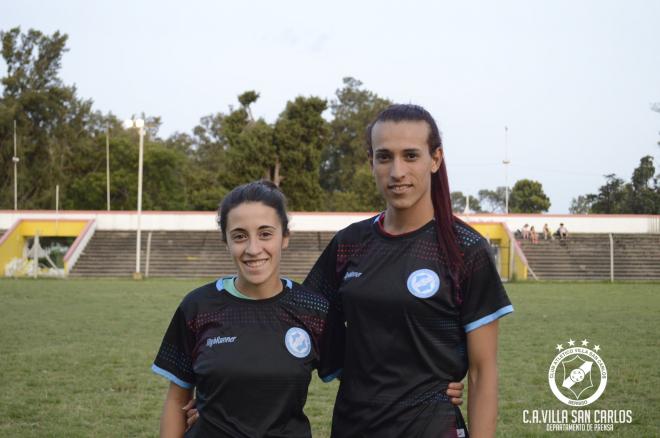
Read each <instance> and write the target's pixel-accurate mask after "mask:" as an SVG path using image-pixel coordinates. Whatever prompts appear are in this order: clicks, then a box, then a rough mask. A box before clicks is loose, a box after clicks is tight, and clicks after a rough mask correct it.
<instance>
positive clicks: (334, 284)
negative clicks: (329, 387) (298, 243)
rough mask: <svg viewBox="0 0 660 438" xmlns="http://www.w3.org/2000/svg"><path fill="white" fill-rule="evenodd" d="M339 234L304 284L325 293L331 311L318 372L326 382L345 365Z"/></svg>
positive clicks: (323, 335)
mask: <svg viewBox="0 0 660 438" xmlns="http://www.w3.org/2000/svg"><path fill="white" fill-rule="evenodd" d="M337 247H338V245H337V238H336V237H334V238H333V239H332V240H331V241H330V243H329V244H328V246H327V247H326V248H325V250H324V251H323V253H322V254H321V256H320V257H319V259H318V260H317V261H316V263H315V264H314V267H313V268H312V270H311V271H310V272H309V274H308V275H307V278H306V279H305V281H304V283H303V284H304V285H305V286H306V287H308V288H309V289H312V290H314V291H316V292H319V293H321V294H323V296H325V297H326V299H327V300H328V314H327V316H326V321H325V325H324V330H323V334H322V335H321V339H320V348H319V355H320V359H319V367H318V374H319V377H320V378H321V380H323V381H324V382H330V381H331V380H333V379H335V378H337V377H339V376H340V375H341V371H342V368H343V366H344V346H345V345H346V324H345V318H344V312H343V310H342V303H341V296H340V294H339V286H340V283H341V282H340V278H341V277H340V273H339V272H338V269H337Z"/></svg>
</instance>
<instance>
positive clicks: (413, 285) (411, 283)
mask: <svg viewBox="0 0 660 438" xmlns="http://www.w3.org/2000/svg"><path fill="white" fill-rule="evenodd" d="M407 286H408V291H410V293H411V294H413V295H414V296H416V297H417V298H429V297H432V296H433V295H435V293H436V292H437V291H438V289H440V277H438V274H436V273H435V272H434V271H432V270H430V269H418V270H417V271H415V272H413V273H412V274H410V276H408V283H407Z"/></svg>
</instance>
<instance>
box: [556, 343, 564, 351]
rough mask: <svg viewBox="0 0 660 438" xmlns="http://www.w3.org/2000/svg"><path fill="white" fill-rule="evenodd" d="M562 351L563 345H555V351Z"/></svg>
mask: <svg viewBox="0 0 660 438" xmlns="http://www.w3.org/2000/svg"><path fill="white" fill-rule="evenodd" d="M563 349H564V346H563V345H561V344H557V348H556V350H557V351H561V350H563Z"/></svg>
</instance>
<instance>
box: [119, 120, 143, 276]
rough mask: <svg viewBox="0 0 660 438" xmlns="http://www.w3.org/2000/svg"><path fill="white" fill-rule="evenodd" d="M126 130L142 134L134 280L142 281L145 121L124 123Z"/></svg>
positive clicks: (139, 159)
mask: <svg viewBox="0 0 660 438" xmlns="http://www.w3.org/2000/svg"><path fill="white" fill-rule="evenodd" d="M124 127H125V128H137V129H138V133H139V134H140V149H139V158H138V199H137V236H136V242H135V272H134V273H133V278H134V279H135V280H141V279H142V274H141V273H140V247H141V246H142V245H141V244H142V173H143V172H142V163H143V161H144V133H145V132H144V120H142V119H133V120H126V121H125V122H124Z"/></svg>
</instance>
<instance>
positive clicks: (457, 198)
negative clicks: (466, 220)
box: [450, 191, 481, 213]
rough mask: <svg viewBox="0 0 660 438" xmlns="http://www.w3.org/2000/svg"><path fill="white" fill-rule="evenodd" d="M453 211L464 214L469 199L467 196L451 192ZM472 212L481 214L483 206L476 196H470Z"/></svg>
mask: <svg viewBox="0 0 660 438" xmlns="http://www.w3.org/2000/svg"><path fill="white" fill-rule="evenodd" d="M450 195H451V209H452V211H453V212H454V213H463V212H464V211H465V200H466V199H467V196H468V195H467V194H463V192H460V191H458V192H451V194H450ZM470 211H472V212H481V205H480V204H479V200H478V199H477V198H475V197H474V196H470Z"/></svg>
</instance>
